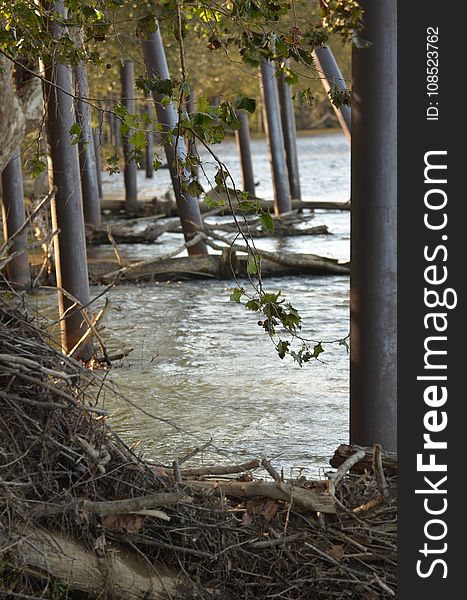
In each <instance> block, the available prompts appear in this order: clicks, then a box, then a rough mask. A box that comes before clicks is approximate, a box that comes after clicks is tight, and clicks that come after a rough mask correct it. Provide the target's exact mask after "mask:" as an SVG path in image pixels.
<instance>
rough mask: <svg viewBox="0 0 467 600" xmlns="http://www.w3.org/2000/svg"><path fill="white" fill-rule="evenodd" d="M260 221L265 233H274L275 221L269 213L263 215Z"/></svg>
mask: <svg viewBox="0 0 467 600" xmlns="http://www.w3.org/2000/svg"><path fill="white" fill-rule="evenodd" d="M259 220H260V222H261V227H262V228H263V231H267V232H268V233H273V232H274V219H273V218H272V216H271V215H270V214H269V213H263V214H262V215H261V217H260V218H259Z"/></svg>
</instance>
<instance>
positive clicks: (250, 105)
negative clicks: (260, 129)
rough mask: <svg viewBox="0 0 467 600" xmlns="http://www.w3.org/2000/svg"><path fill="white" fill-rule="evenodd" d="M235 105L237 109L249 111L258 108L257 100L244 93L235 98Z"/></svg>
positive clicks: (252, 111) (251, 111)
mask: <svg viewBox="0 0 467 600" xmlns="http://www.w3.org/2000/svg"><path fill="white" fill-rule="evenodd" d="M234 106H235V108H236V109H237V110H246V111H247V112H249V113H254V112H255V110H256V100H255V99H254V98H247V97H246V96H243V95H242V94H238V96H237V97H236V98H235V102H234Z"/></svg>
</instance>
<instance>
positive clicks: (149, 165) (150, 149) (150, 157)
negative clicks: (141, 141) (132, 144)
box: [145, 103, 154, 179]
mask: <svg viewBox="0 0 467 600" xmlns="http://www.w3.org/2000/svg"><path fill="white" fill-rule="evenodd" d="M145 110H146V114H147V116H148V121H149V124H148V129H149V131H148V133H147V134H146V177H147V178H148V179H152V178H153V177H154V133H153V124H152V106H151V104H149V103H148V104H147V105H146V108H145Z"/></svg>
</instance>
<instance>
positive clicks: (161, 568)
mask: <svg viewBox="0 0 467 600" xmlns="http://www.w3.org/2000/svg"><path fill="white" fill-rule="evenodd" d="M0 327H1V331H2V335H1V336H0V412H1V414H2V419H1V420H0V512H1V514H2V519H1V520H0V556H1V562H2V577H0V597H2V598H3V597H10V596H11V597H12V598H16V597H18V598H31V599H32V598H44V599H45V598H47V599H48V600H54V599H56V598H57V593H58V592H57V588H58V590H59V591H60V590H61V589H62V588H63V589H64V590H66V594H67V595H69V596H70V597H80V592H84V593H86V594H87V595H86V597H88V598H89V599H90V600H100V599H102V598H104V597H108V598H116V599H118V600H123V599H124V598H125V599H129V600H143V598H144V599H145V600H150V599H152V600H154V599H157V598H160V599H162V598H164V599H165V598H172V599H173V600H182V599H183V598H195V597H196V598H198V599H199V600H213V598H222V599H224V598H225V599H228V598H229V599H230V598H242V599H243V600H260V599H263V598H267V597H268V598H273V597H277V598H278V597H283V598H288V600H303V598H314V599H316V600H329V598H334V597H342V592H343V589H344V591H345V596H346V598H348V600H361V599H362V598H387V597H395V596H396V595H397V591H396V590H397V563H396V558H397V555H396V550H397V531H396V527H397V503H396V496H395V492H396V481H395V478H391V477H389V476H388V473H387V472H386V473H385V474H384V475H383V477H382V476H381V473H376V474H375V475H373V473H372V472H371V469H370V470H369V471H368V473H366V474H365V475H364V476H363V477H362V476H360V475H353V474H352V472H348V473H346V474H345V476H344V477H343V479H342V480H341V481H340V482H338V483H337V485H336V486H335V489H334V490H333V493H332V494H331V493H329V492H328V491H327V482H326V481H324V480H321V481H307V480H306V479H305V478H304V477H300V478H299V479H298V480H294V481H286V482H283V481H281V479H282V478H281V477H280V476H279V473H278V472H276V470H275V469H268V470H269V471H270V472H271V476H272V477H274V478H275V479H276V481H274V482H271V481H262V480H255V479H254V477H253V475H252V473H251V470H252V468H255V467H254V465H257V464H259V462H260V461H261V465H262V466H263V467H267V466H268V464H267V461H265V460H264V459H258V460H256V461H249V462H248V463H244V464H243V465H237V466H238V467H242V468H247V471H246V472H245V473H244V474H242V475H241V476H240V477H239V478H238V479H235V480H233V479H224V478H222V480H221V477H220V476H218V477H217V478H216V481H212V480H208V481H200V480H199V479H197V480H195V481H192V480H184V479H183V476H182V470H181V469H180V464H182V463H184V462H185V461H187V460H188V459H190V460H191V459H192V458H193V456H194V454H195V453H199V452H200V451H201V450H204V448H207V447H208V446H211V442H205V443H203V444H198V446H197V448H196V449H195V450H190V452H189V453H188V454H187V455H185V456H184V457H182V458H179V459H178V460H176V461H174V465H177V467H178V475H177V478H176V477H175V476H174V472H170V469H164V468H162V469H160V468H159V470H158V469H156V468H154V467H150V466H148V465H147V464H146V462H145V461H144V460H143V459H142V458H141V457H140V456H137V455H135V454H134V452H133V451H132V450H131V448H129V447H128V446H127V445H126V444H125V443H124V442H123V441H122V440H121V439H120V438H119V437H118V436H117V435H115V433H114V432H113V431H112V429H111V428H110V427H109V425H108V424H107V422H106V420H105V419H102V418H100V417H97V416H96V412H102V409H98V408H97V407H96V406H94V404H95V402H96V399H97V398H99V397H101V395H102V390H103V389H104V391H105V394H106V396H107V394H111V393H115V390H114V388H113V386H111V385H109V384H108V383H106V382H105V377H103V376H102V374H101V373H100V372H99V371H90V370H89V369H85V368H83V367H82V366H81V365H79V363H77V362H76V361H74V360H72V359H70V358H67V357H66V356H64V355H63V354H62V353H61V352H59V351H58V350H54V349H53V348H52V347H51V346H50V344H48V343H47V340H46V337H45V336H46V334H45V333H44V332H40V331H39V330H38V328H37V326H36V325H35V323H34V322H32V321H31V320H30V319H28V318H27V317H25V316H24V313H23V312H22V311H20V310H19V309H18V308H15V307H14V306H13V304H12V302H11V301H10V300H9V301H8V302H5V301H4V300H2V299H1V298H0ZM118 397H119V399H120V401H121V400H122V398H121V395H119V396H118ZM378 452H379V449H378V448H376V451H375V449H372V450H370V449H365V452H364V453H362V456H363V460H366V458H367V454H368V457H370V461H371V459H373V462H374V464H375V469H376V471H380V467H379V466H378V465H379V457H378ZM384 460H385V458H384V456H383V457H382V462H381V464H382V465H384ZM104 463H105V469H100V468H99V467H100V466H103V465H104ZM348 465H350V463H349V462H347V466H348ZM370 465H371V462H370ZM347 466H346V467H345V468H342V471H346V470H347ZM194 468H196V465H195V466H194ZM202 468H204V469H206V468H207V469H209V470H210V471H211V472H215V471H216V470H222V471H224V473H225V471H226V470H227V471H228V470H229V466H227V469H226V466H225V465H223V466H221V467H217V468H216V467H215V466H214V467H212V466H210V467H202ZM190 470H191V471H192V472H193V469H186V470H184V471H185V472H189V471H190ZM279 472H280V469H279ZM385 491H386V493H385ZM55 507H58V509H57V512H53V514H52V512H50V511H55ZM157 507H163V510H157ZM49 509H50V510H49ZM318 511H319V515H318ZM334 513H335V514H334ZM343 582H344V585H345V587H344V588H343V585H342V584H343ZM81 595H82V594H81Z"/></svg>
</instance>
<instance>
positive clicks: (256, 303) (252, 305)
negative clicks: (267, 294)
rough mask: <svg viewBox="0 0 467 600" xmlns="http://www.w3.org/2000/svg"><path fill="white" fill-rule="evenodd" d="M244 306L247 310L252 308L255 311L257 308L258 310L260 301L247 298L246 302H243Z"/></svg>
mask: <svg viewBox="0 0 467 600" xmlns="http://www.w3.org/2000/svg"><path fill="white" fill-rule="evenodd" d="M245 308H247V309H248V310H252V311H253V312H256V311H258V310H260V308H261V303H260V301H259V300H254V299H252V300H248V302H247V303H246V304H245Z"/></svg>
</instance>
